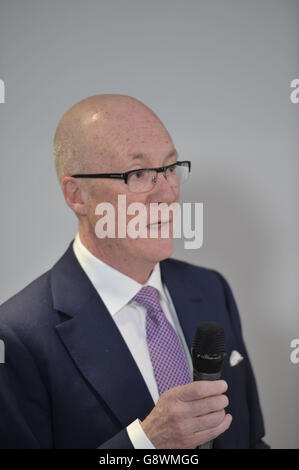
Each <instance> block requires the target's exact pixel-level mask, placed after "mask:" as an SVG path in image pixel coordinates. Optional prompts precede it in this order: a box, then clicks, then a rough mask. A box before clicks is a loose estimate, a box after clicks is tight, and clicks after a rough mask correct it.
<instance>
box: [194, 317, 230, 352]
mask: <svg viewBox="0 0 299 470" xmlns="http://www.w3.org/2000/svg"><path fill="white" fill-rule="evenodd" d="M193 349H194V351H195V352H196V353H198V354H222V353H225V352H226V347H225V333H224V329H223V327H222V326H221V325H219V323H216V322H202V323H200V324H199V325H198V327H197V330H196V333H195V336H194V339H193Z"/></svg>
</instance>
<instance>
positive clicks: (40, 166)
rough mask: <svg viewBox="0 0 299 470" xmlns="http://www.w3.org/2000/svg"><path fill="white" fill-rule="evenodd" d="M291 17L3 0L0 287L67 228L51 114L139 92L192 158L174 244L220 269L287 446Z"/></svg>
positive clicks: (272, 4) (260, 11)
mask: <svg viewBox="0 0 299 470" xmlns="http://www.w3.org/2000/svg"><path fill="white" fill-rule="evenodd" d="M298 20H299V1H298V0H284V1H281V0H246V1H245V0H218V1H215V0H209V1H208V0H206V1H200V0H197V1H196V0H186V1H184V2H183V1H177V0H159V1H158V0H152V1H151V2H147V1H142V0H123V1H120V0H119V1H116V0H98V1H96V0H85V1H83V0H81V1H79V0H59V1H58V0H51V2H49V1H46V0H43V1H41V0H39V1H37V0H36V1H32V0H6V1H4V0H1V2H0V78H1V79H3V80H4V82H5V86H6V103H5V104H1V105H0V121H1V123H0V150H1V171H0V194H1V246H0V249H1V268H0V269H1V292H0V301H1V302H2V301H4V300H6V299H7V298H8V297H10V296H11V295H13V294H14V293H15V292H17V291H18V290H20V289H21V288H22V287H23V286H24V285H26V284H28V283H29V281H31V280H32V279H34V278H35V277H37V276H38V275H39V274H41V273H42V272H44V271H45V270H47V269H48V268H49V267H50V266H51V265H52V264H53V263H54V262H55V261H56V260H57V259H58V257H59V256H60V255H61V254H62V253H63V251H64V250H65V248H66V246H67V244H68V243H69V241H70V240H71V239H72V237H73V236H74V233H75V231H76V222H75V218H74V216H73V215H72V213H71V212H70V211H69V209H68V208H67V207H66V205H65V204H64V201H63V198H62V195H61V193H60V190H59V187H58V183H57V181H56V176H55V172H54V166H53V162H52V138H53V133H54V131H55V127H56V124H57V122H58V120H59V118H60V117H61V115H62V114H63V113H64V111H65V110H66V109H67V108H69V107H70V106H71V105H72V104H74V103H75V102H77V101H79V100H80V99H82V98H84V97H86V96H89V95H92V94H98V93H123V94H129V95H132V96H135V97H136V98H139V99H141V100H142V101H144V102H145V103H146V104H147V105H149V106H150V107H151V108H152V109H153V110H154V111H155V112H156V113H157V114H158V115H159V116H160V118H161V119H162V120H163V121H164V123H165V124H166V126H167V128H168V130H169V131H170V133H171V134H172V136H173V138H174V141H175V144H176V146H177V148H178V150H179V153H180V156H181V157H182V158H183V159H191V160H192V165H193V174H192V179H191V180H190V184H189V186H188V187H185V188H184V193H183V198H184V199H185V200H186V201H187V200H189V201H198V202H203V203H204V245H203V247H202V248H201V249H200V250H197V251H193V250H192V251H187V250H184V249H183V246H182V243H180V242H178V243H177V244H176V253H175V256H176V257H178V258H181V259H185V260H187V261H190V262H193V263H196V264H198V265H202V266H208V267H212V268H214V269H217V270H219V271H220V272H222V274H224V276H225V277H226V278H227V279H228V281H229V282H230V284H231V287H232V289H233V292H234V295H235V298H236V300H237V303H238V306H239V310H240V314H241V318H242V324H243V330H244V336H245V339H246V342H247V346H248V350H249V353H250V356H251V359H252V362H253V365H254V369H255V373H256V377H257V383H258V388H259V393H260V398H261V403H262V407H263V411H264V417H265V423H266V430H267V441H268V442H269V443H270V444H271V445H272V446H273V447H299V424H298V423H299V419H298V418H299V403H298V402H299V400H298V389H299V388H298V385H299V380H298V378H299V364H298V365H294V364H292V363H291V362H290V352H291V350H290V342H291V340H292V339H293V338H298V337H299V324H298V311H297V305H296V287H297V282H298V271H296V269H297V268H298V263H297V261H298V248H297V240H298V227H297V225H296V208H297V197H298V194H297V185H296V183H297V181H298V148H299V146H298V140H299V138H298V129H299V127H298V121H299V117H298V116H299V104H298V105H295V104H292V103H291V102H290V99H289V95H290V91H291V90H290V82H291V80H292V79H294V78H299V38H298Z"/></svg>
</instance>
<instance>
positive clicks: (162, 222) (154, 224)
mask: <svg viewBox="0 0 299 470" xmlns="http://www.w3.org/2000/svg"><path fill="white" fill-rule="evenodd" d="M171 222H172V220H164V221H163V220H159V221H158V222H154V223H152V224H147V227H148V228H159V227H163V225H167V224H170V223H171Z"/></svg>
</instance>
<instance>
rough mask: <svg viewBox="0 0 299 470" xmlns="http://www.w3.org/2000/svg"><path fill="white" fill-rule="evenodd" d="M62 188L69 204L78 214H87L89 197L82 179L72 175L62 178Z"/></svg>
mask: <svg viewBox="0 0 299 470" xmlns="http://www.w3.org/2000/svg"><path fill="white" fill-rule="evenodd" d="M61 189H62V192H63V194H64V198H65V200H66V203H67V205H68V206H69V207H70V208H71V209H72V210H73V211H74V212H75V213H76V214H77V215H86V214H87V197H86V192H85V191H84V190H83V185H82V184H81V181H79V180H78V179H76V178H72V177H71V176H65V177H64V178H63V179H62V180H61Z"/></svg>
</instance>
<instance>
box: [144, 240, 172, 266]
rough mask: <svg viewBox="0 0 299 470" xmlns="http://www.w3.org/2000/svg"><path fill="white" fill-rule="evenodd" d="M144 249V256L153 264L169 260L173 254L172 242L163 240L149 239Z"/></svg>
mask: <svg viewBox="0 0 299 470" xmlns="http://www.w3.org/2000/svg"><path fill="white" fill-rule="evenodd" d="M148 241H149V243H148V245H147V246H146V247H144V251H143V253H144V255H145V256H146V258H147V259H149V260H151V261H152V262H154V263H158V262H159V261H163V260H164V259H167V258H169V257H170V256H171V255H172V253H173V240H172V239H169V238H167V239H166V238H165V239H161V238H160V239H150V240H148Z"/></svg>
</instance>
